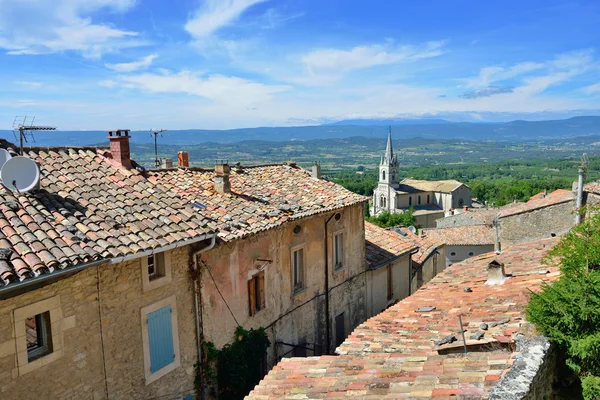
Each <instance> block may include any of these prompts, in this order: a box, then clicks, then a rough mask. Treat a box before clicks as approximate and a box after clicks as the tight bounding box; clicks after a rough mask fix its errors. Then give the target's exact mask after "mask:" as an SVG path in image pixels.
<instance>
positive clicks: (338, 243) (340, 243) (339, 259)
mask: <svg viewBox="0 0 600 400" xmlns="http://www.w3.org/2000/svg"><path fill="white" fill-rule="evenodd" d="M333 256H334V260H333V265H335V269H340V268H342V267H343V266H344V234H343V233H338V234H337V235H335V236H334V237H333Z"/></svg>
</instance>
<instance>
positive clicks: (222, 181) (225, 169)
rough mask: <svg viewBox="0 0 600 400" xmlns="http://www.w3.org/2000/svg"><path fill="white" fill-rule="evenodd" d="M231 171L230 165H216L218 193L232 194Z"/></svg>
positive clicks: (216, 188)
mask: <svg viewBox="0 0 600 400" xmlns="http://www.w3.org/2000/svg"><path fill="white" fill-rule="evenodd" d="M229 171H230V168H229V165H228V164H226V163H217V165H215V190H216V191H217V192H219V193H231V185H230V184H229Z"/></svg>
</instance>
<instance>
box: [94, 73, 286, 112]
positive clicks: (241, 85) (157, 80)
mask: <svg viewBox="0 0 600 400" xmlns="http://www.w3.org/2000/svg"><path fill="white" fill-rule="evenodd" d="M101 84H103V85H104V86H109V87H114V86H117V84H118V85H120V86H123V87H126V88H136V89H140V90H144V91H148V92H153V93H185V94H188V95H194V96H200V97H203V98H206V99H209V100H212V101H214V102H218V103H228V104H236V105H239V104H254V103H257V102H264V101H268V100H270V99H272V97H273V95H275V94H277V93H281V92H285V91H288V90H290V89H291V88H290V87H289V86H283V85H265V84H262V83H257V82H252V81H248V80H246V79H243V78H239V77H235V76H224V75H218V74H213V75H202V74H199V73H195V72H192V71H187V70H184V71H180V72H178V73H170V72H167V71H163V72H162V73H161V74H153V73H144V74H139V75H126V76H120V77H119V79H118V81H117V83H115V82H113V81H105V82H103V83H101Z"/></svg>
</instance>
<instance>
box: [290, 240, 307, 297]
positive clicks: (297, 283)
mask: <svg viewBox="0 0 600 400" xmlns="http://www.w3.org/2000/svg"><path fill="white" fill-rule="evenodd" d="M292 274H293V276H292V283H293V285H294V292H297V291H299V290H302V289H304V249H298V250H295V251H294V252H293V253H292Z"/></svg>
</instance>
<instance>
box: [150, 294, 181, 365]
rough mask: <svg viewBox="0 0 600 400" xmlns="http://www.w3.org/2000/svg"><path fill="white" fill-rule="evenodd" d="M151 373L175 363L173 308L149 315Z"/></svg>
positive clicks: (159, 310)
mask: <svg viewBox="0 0 600 400" xmlns="http://www.w3.org/2000/svg"><path fill="white" fill-rule="evenodd" d="M147 321H148V344H149V346H150V372H151V373H155V372H157V371H159V370H161V369H163V368H164V367H166V366H167V365H169V364H171V363H172V362H173V361H175V351H174V348H173V328H172V325H171V306H170V305H169V306H166V307H163V308H161V309H158V310H156V311H153V312H151V313H148V316H147Z"/></svg>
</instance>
